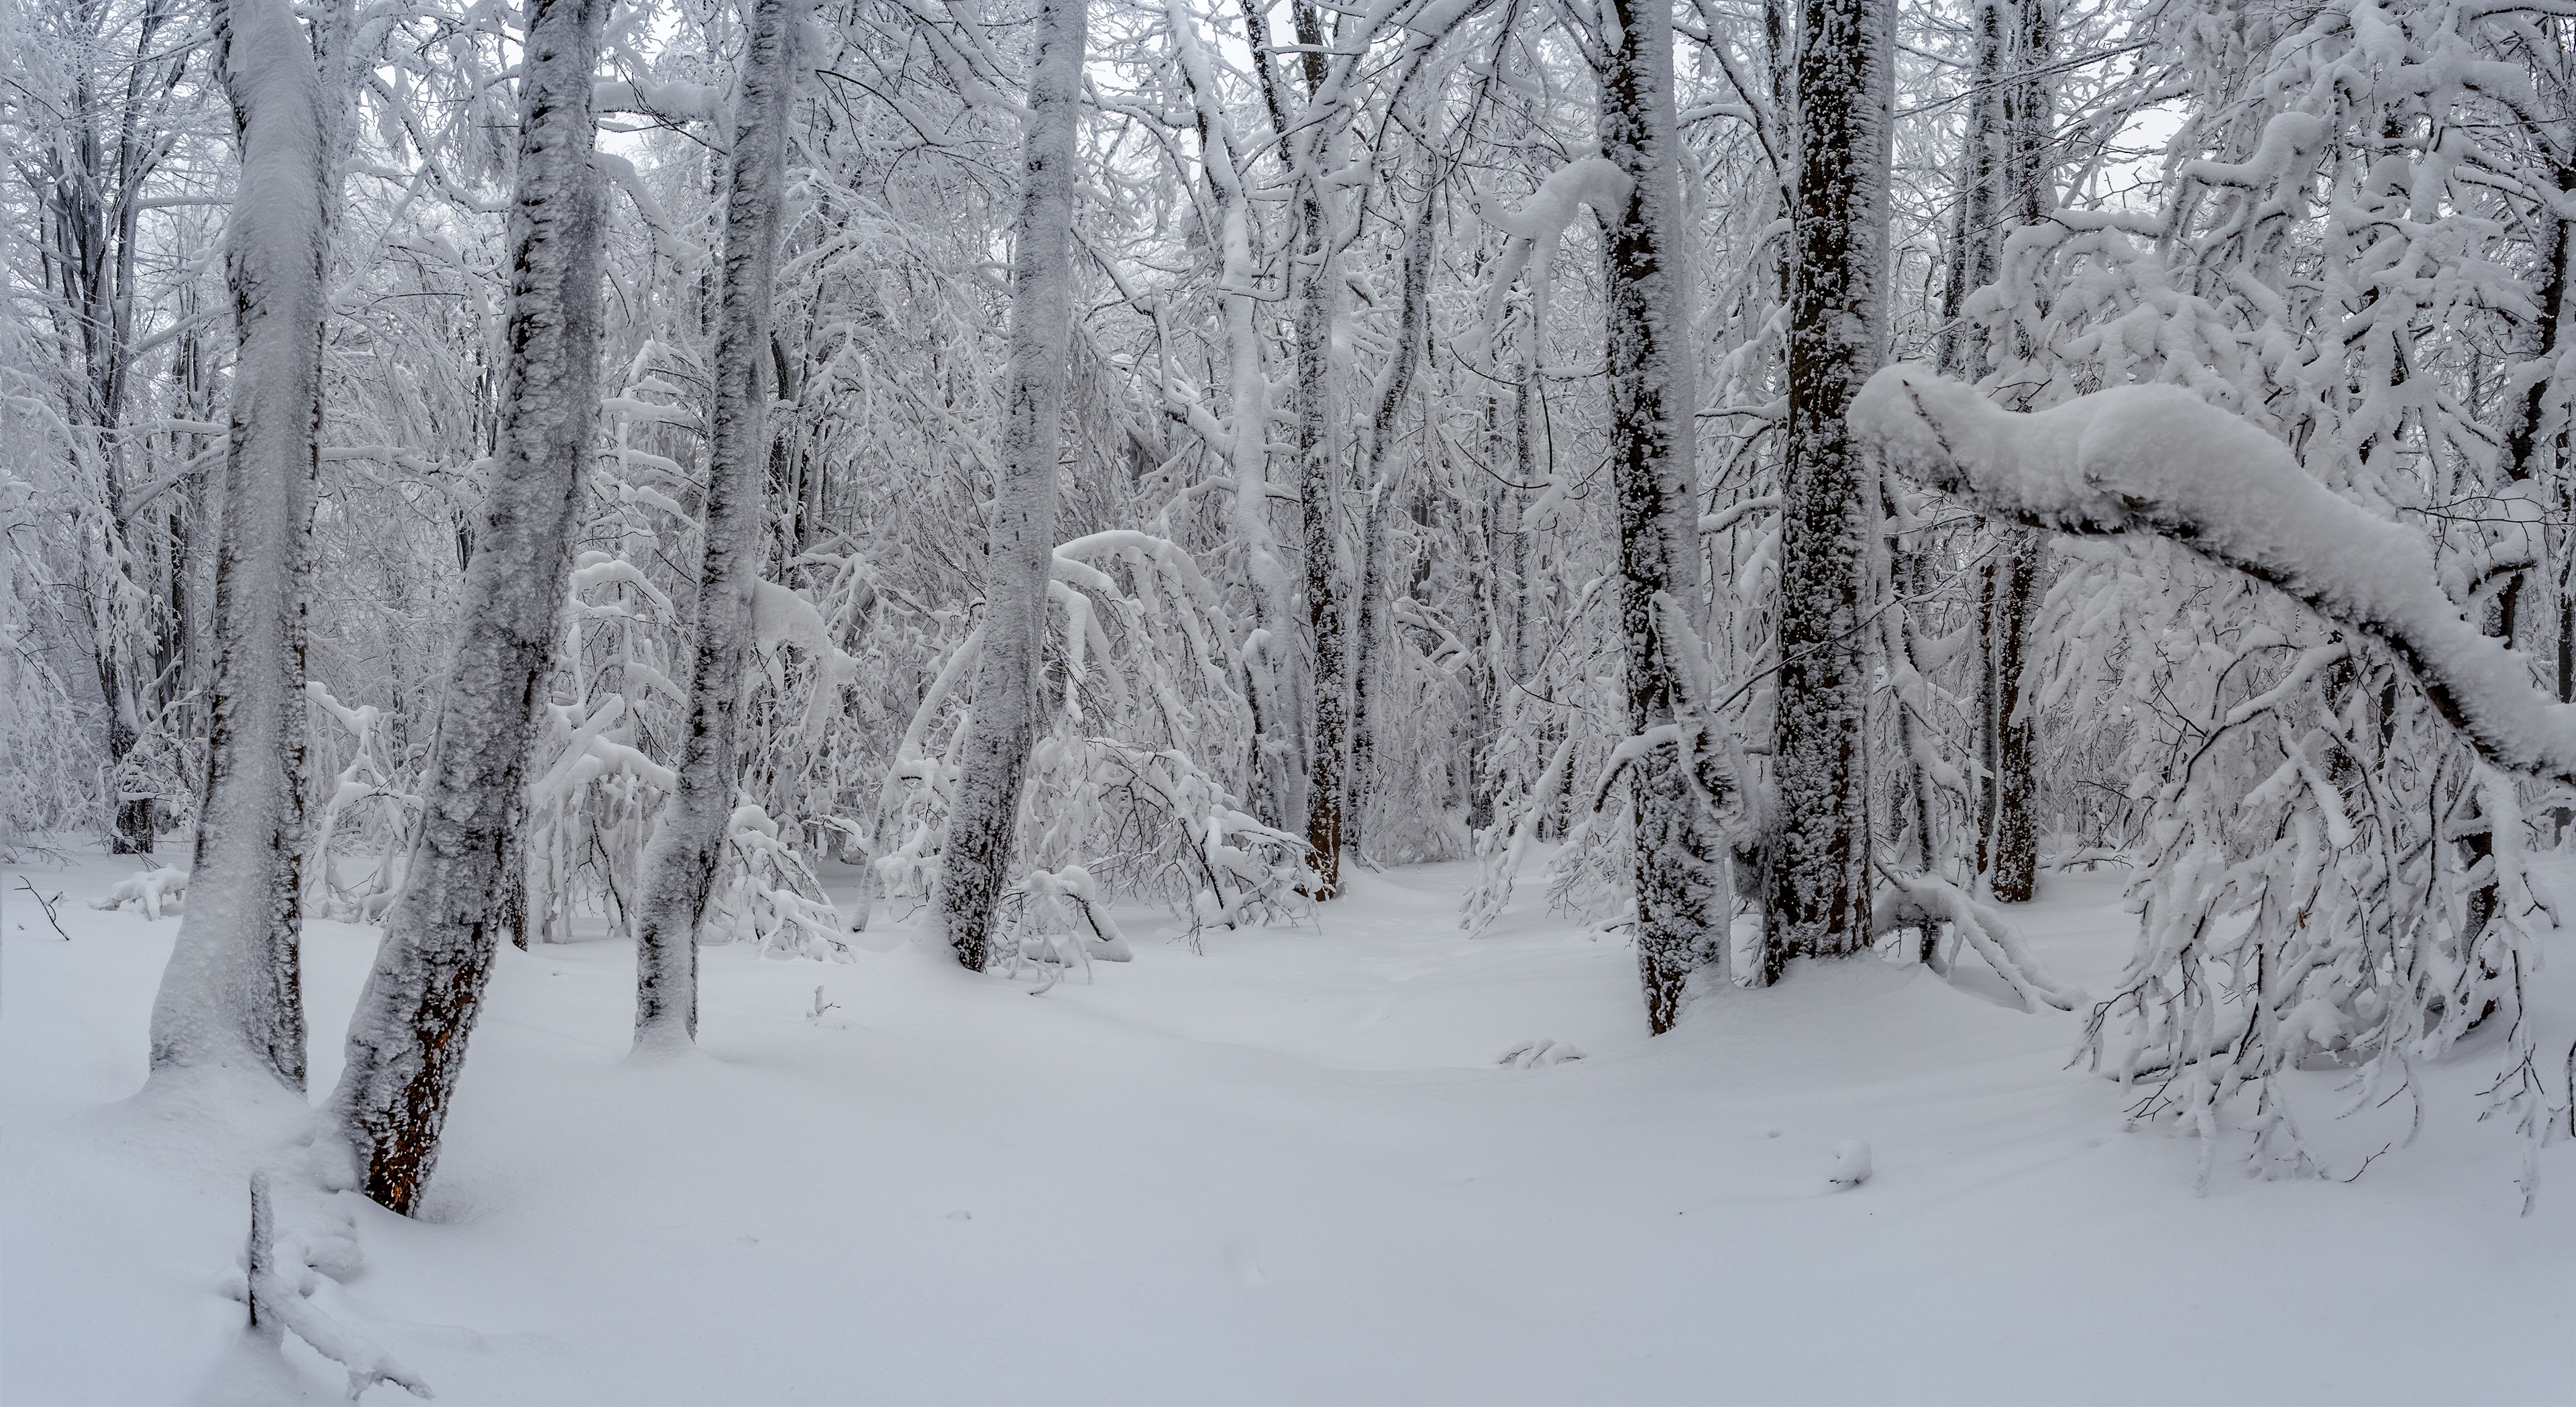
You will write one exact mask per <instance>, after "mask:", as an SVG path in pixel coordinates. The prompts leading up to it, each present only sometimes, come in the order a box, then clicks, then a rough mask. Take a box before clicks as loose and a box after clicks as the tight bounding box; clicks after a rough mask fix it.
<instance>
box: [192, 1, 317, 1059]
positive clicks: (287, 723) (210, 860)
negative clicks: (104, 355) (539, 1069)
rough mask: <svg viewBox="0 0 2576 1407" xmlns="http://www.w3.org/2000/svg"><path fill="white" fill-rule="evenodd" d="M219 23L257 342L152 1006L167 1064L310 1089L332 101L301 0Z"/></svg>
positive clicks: (232, 264) (241, 388) (236, 208)
mask: <svg viewBox="0 0 2576 1407" xmlns="http://www.w3.org/2000/svg"><path fill="white" fill-rule="evenodd" d="M332 18H336V17H335V16H329V15H326V16H325V17H324V22H326V23H327V22H328V21H329V20H330V19H332ZM215 23H216V27H217V31H218V33H219V35H220V38H221V43H222V46H223V73H224V83H225V86H226V87H227V88H228V89H229V90H230V92H231V94H232V103H233V118H234V123H235V127H236V131H237V132H238V134H239V138H240V148H241V174H240V177H239V180H238V184H237V185H236V187H235V190H234V196H233V218H232V232H231V235H230V239H229V242H228V247H227V249H226V252H225V262H226V266H227V272H228V274H229V276H230V279H231V283H232V292H233V315H234V320H235V325H236V327H237V328H238V333H239V339H240V341H239V346H240V351H239V355H238V359H237V360H236V362H235V365H234V369H233V389H232V406H231V421H232V430H231V443H230V446H229V452H228V453H227V455H226V458H225V462H224V500H225V512H224V524H225V531H224V541H223V545H222V547H221V549H220V551H219V553H218V556H217V558H216V564H215V634H216V645H215V662H214V668H213V671H212V675H211V681H212V697H213V707H212V713H213V719H212V733H211V736H210V738H209V740H208V752H207V765H206V793H205V803H204V805H203V807H202V808H201V809H200V811H199V819H198V823H197V846H196V860H195V870H194V873H193V875H192V876H191V879H190V884H189V889H190V893H189V896H188V908H187V915H186V917H185V918H183V919H182V920H181V921H180V925H179V939H178V945H177V946H176V947H175V948H173V949H172V950H171V953H170V965H169V967H168V968H167V969H166V970H164V971H163V973H162V975H161V989H160V992H159V994H158V995H157V996H156V997H155V998H154V999H153V1003H152V1028H151V1029H152V1067H153V1069H154V1070H156V1071H158V1070H163V1069H168V1068H170V1067H173V1066H191V1065H230V1066H239V1067H242V1068H248V1069H260V1070H265V1071H268V1072H269V1073H271V1074H274V1075H275V1076H276V1077H277V1078H278V1079H279V1080H281V1081H284V1082H285V1083H286V1084H287V1085H289V1086H291V1087H292V1088H294V1089H297V1090H301V1089H303V1088H304V1054H305V1052H304V1002H303V992H302V981H303V978H302V972H301V968H300V954H299V951H298V941H299V937H300V933H301V930H302V925H303V915H302V912H301V895H302V893H303V888H304V886H303V866H302V860H301V853H300V852H301V846H302V843H303V839H304V793H303V788H302V781H303V777H302V773H303V763H304V612H305V595H306V581H307V577H308V576H309V574H310V571H309V568H310V558H311V536H312V518H313V478H314V469H315V466H316V463H317V455H318V452H319V449H318V443H317V442H318V437H319V434H320V430H321V422H322V319H323V315H324V311H325V309H324V298H323V280H322V261H323V255H324V252H325V250H326V248H327V247H328V245H329V242H330V219H329V213H328V210H329V204H330V191H331V182H330V179H329V174H328V170H327V167H326V159H325V146H324V127H325V123H326V116H325V114H326V111H327V109H326V106H325V94H324V91H323V82H322V78H321V75H320V73H319V71H318V69H317V65H316V63H315V59H314V48H313V45H312V44H311V43H310V42H309V41H308V39H307V38H306V35H305V31H304V28H303V26H302V25H301V24H299V23H298V22H297V21H296V18H295V12H294V10H293V8H292V7H291V6H289V5H288V4H287V3H286V0H219V3H218V4H217V5H216V7H215Z"/></svg>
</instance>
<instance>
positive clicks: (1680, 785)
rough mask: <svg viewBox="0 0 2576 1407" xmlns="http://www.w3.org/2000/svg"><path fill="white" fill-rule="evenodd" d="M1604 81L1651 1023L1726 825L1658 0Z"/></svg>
mask: <svg viewBox="0 0 2576 1407" xmlns="http://www.w3.org/2000/svg"><path fill="white" fill-rule="evenodd" d="M1612 13H1613V14H1614V15H1615V16H1616V18H1617V20H1618V25H1619V32H1618V34H1617V35H1615V36H1611V37H1610V39H1611V42H1610V44H1609V59H1610V63H1609V67H1608V69H1607V70H1606V71H1605V72H1604V73H1603V74H1602V79H1601V149H1602V153H1603V155H1605V156H1606V157H1608V158H1609V160H1610V162H1611V164H1612V165H1614V166H1617V167H1618V168H1619V170H1620V172H1621V173H1622V174H1624V175H1626V176H1627V178H1628V183H1629V185H1628V198H1627V201H1626V203H1625V205H1624V206H1623V208H1622V209H1621V210H1620V211H1619V218H1618V219H1617V221H1616V222H1615V223H1614V224H1613V225H1612V226H1611V229H1610V243H1609V248H1608V251H1607V253H1608V257H1607V260H1606V263H1607V273H1608V279H1609V308H1608V310H1607V316H1608V328H1609V361H1610V470H1611V476H1612V485H1613V491H1614V493H1615V494H1616V497H1617V507H1618V516H1619V627H1620V634H1621V638H1622V642H1623V644H1624V645H1625V657H1626V682H1627V695H1628V733H1629V736H1630V737H1632V738H1650V737H1651V738H1655V739H1656V740H1655V741H1653V742H1652V743H1650V744H1649V745H1648V746H1647V748H1646V751H1645V752H1644V753H1643V754H1642V755H1640V756H1639V757H1638V758H1637V759H1636V760H1635V762H1634V763H1633V764H1632V766H1631V769H1630V771H1629V777H1628V789H1629V795H1630V796H1631V798H1633V800H1632V802H1631V805H1632V807H1633V809H1634V815H1635V820H1636V845H1637V849H1636V856H1635V883H1636V893H1637V968H1638V975H1639V977H1640V978H1641V979H1642V981H1643V983H1644V985H1645V993H1646V1020H1647V1023H1648V1024H1649V1025H1650V1026H1651V1027H1652V1028H1653V1030H1654V1031H1655V1032H1656V1033H1657V1034H1659V1035H1660V1034H1662V1033H1663V1032H1665V1031H1668V1030H1671V1029H1672V1025H1673V1021H1674V1019H1675V1018H1676V1017H1677V1016H1679V1015H1680V1012H1681V999H1682V989H1683V986H1684V984H1685V983H1686V982H1687V981H1688V980H1689V978H1690V973H1691V969H1692V968H1694V967H1696V966H1698V965H1699V963H1700V961H1701V958H1702V956H1703V954H1705V953H1706V952H1708V951H1709V949H1710V946H1711V945H1713V944H1716V945H1722V944H1723V942H1724V939H1725V933H1726V927H1727V921H1728V918H1729V914H1728V910H1729V909H1730V908H1731V907H1732V905H1731V903H1730V902H1729V900H1728V897H1727V883H1726V870H1725V866H1726V862H1727V847H1726V840H1725V836H1724V834H1723V832H1722V830H1721V829H1720V827H1719V825H1718V822H1717V814H1716V810H1715V808H1714V806H1712V805H1711V804H1710V802H1711V800H1712V798H1710V797H1708V796H1706V795H1704V791H1705V788H1704V787H1703V785H1702V783H1701V782H1700V780H1699V779H1698V778H1697V777H1695V776H1694V775H1693V770H1694V769H1693V757H1694V754H1696V753H1697V752H1698V751H1699V745H1700V744H1701V743H1702V742H1703V741H1704V739H1703V738H1701V737H1700V735H1699V732H1698V730H1699V729H1700V728H1701V727H1702V726H1704V720H1701V719H1700V718H1698V716H1697V706H1698V705H1702V704H1705V703H1706V702H1707V701H1706V700H1697V699H1693V698H1692V697H1691V688H1690V685H1691V682H1692V680H1693V679H1694V678H1695V675H1696V671H1697V670H1698V669H1699V668H1700V666H1701V662H1699V661H1695V660H1692V659H1690V658H1689V657H1688V656H1687V654H1686V652H1687V651H1689V650H1691V649H1692V648H1693V644H1692V642H1691V640H1690V639H1689V638H1688V636H1687V635H1686V634H1684V633H1683V622H1684V620H1685V619H1686V616H1687V613H1688V612H1690V611H1691V610H1693V609H1695V608H1696V607H1697V606H1698V603H1699V593H1700V574H1699V535H1698V515H1697V512H1696V508H1697V497H1696V493H1695V488H1696V486H1695V485H1694V484H1693V482H1692V473H1691V459H1692V454H1691V449H1692V446H1691V415H1692V409H1693V404H1694V403H1693V390H1692V388H1693V382H1694V379H1695V378H1694V377H1693V376H1692V364H1691V348H1690V342H1689V333H1690V313H1689V304H1690V292H1689V289H1690V284H1689V281H1688V280H1687V279H1685V278H1684V277H1683V252H1682V251H1683V247H1684V242H1683V238H1682V218H1681V217H1682V211H1681V189H1680V186H1681V173H1680V169H1679V164H1678V157H1679V154H1680V143H1679V142H1678V141H1677V140H1676V139H1675V136H1674V125H1675V124H1674V115H1673V29H1672V12H1671V8H1670V7H1669V6H1666V5H1663V4H1660V3H1658V0H1612Z"/></svg>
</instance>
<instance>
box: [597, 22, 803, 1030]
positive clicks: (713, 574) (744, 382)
mask: <svg viewBox="0 0 2576 1407" xmlns="http://www.w3.org/2000/svg"><path fill="white" fill-rule="evenodd" d="M805 11H806V5H805V0H755V3H754V4H753V5H752V9H751V44H750V48H749V51H748V52H747V53H746V54H745V55H744V57H743V67H742V89H741V92H740V94H739V96H737V98H736V99H735V107H734V136H733V170H732V173H731V176H730V178H729V181H728V186H727V190H726V194H725V225H724V269H723V273H722V276H721V278H720V280H719V283H718V287H717V295H716V296H717V306H716V327H715V339H716V343H715V395H714V402H713V405H712V407H711V409H710V412H709V415H708V423H709V434H708V446H709V449H708V455H707V500H706V529H705V531H704V533H702V534H701V538H702V541H703V555H702V556H701V557H700V558H699V563H698V599H697V603H696V606H695V608H694V610H693V611H692V612H691V614H690V617H689V644H690V664H689V721H688V724H687V726H686V731H685V732H684V733H683V734H682V735H681V740H680V760H679V766H678V767H677V768H675V769H674V770H675V771H676V772H677V773H678V775H679V781H678V784H677V785H676V786H675V787H674V789H673V790H672V792H671V795H670V796H669V798H667V799H666V800H664V801H663V803H662V813H661V817H660V819H659V821H658V823H657V824H656V826H655V828H654V831H653V839H652V842H651V844H650V845H649V846H648V848H647V850H646V852H645V857H644V881H643V893H642V895H641V896H640V898H639V900H638V902H637V904H636V910H635V1048H636V1049H637V1050H639V1051H644V1050H665V1051H667V1050H677V1049H685V1048H687V1047H688V1046H689V1045H690V1044H691V1043H692V1042H694V1041H695V1040H696V1039H697V1034H698V925H699V924H700V922H702V921H703V920H704V919H705V917H706V911H707V896H708V895H709V893H710V892H711V891H712V890H713V889H714V887H715V878H716V868H717V866H718V865H719V864H720V863H722V861H723V859H724V845H725V830H726V826H727V823H728V822H729V821H730V820H731V819H732V817H733V804H734V787H735V782H736V775H735V774H736V773H737V771H738V770H739V768H738V767H737V766H736V763H735V756H734V740H735V734H736V733H737V731H738V730H739V729H740V727H741V723H742V696H743V676H744V673H745V671H746V670H747V669H748V668H749V667H750V660H751V646H752V639H751V636H752V599H753V597H754V595H755V593H756V592H757V590H758V588H759V584H760V564H761V562H762V560H763V559H764V558H765V557H767V555H768V549H769V514H768V511H767V510H768V498H769V495H768V493H767V488H768V480H769V398H768V393H767V388H766V386H765V384H764V381H763V377H762V374H761V373H762V371H763V370H764V369H765V368H767V367H768V365H769V361H770V349H769V313H770V288H771V285H772V284H773V283H774V282H775V279H776V275H777V269H778V215H779V205H780V202H781V201H782V199H783V198H784V193H785V186H786V182H787V124H788V120H789V118H790V116H791V111H790V109H791V107H792V105H793V100H794V98H795V95H796V67H797V57H796V48H797V39H798V30H799V29H800V28H801V27H802V25H803V24H804V19H805Z"/></svg>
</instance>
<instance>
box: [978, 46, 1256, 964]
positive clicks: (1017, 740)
mask: <svg viewBox="0 0 2576 1407" xmlns="http://www.w3.org/2000/svg"><path fill="white" fill-rule="evenodd" d="M1085 3H1086V0H1042V3H1041V4H1040V6H1039V8H1038V20H1037V30H1036V33H1035V36H1034V42H1035V44H1036V48H1037V54H1036V59H1035V62H1034V63H1033V64H1032V65H1031V67H1030V70H1029V118H1028V127H1027V137H1026V141H1025V148H1024V150H1025V152H1026V160H1025V163H1024V171H1025V173H1026V174H1025V177H1024V181H1025V184H1024V185H1023V187H1022V190H1021V193H1020V214H1019V220H1018V228H1017V230H1016V231H1015V232H1014V241H1013V249H1012V251H1011V361H1010V366H1009V369H1008V370H1007V371H1006V372H1005V373H1004V376H1005V383H1006V385H1007V387H1008V391H1007V394H1008V395H1009V397H1010V400H1009V403H1008V404H1007V405H1006V406H1005V407H1004V409H1003V417H1004V418H1003V424H1002V454H1001V460H1002V464H1001V482H1000V483H999V484H997V485H996V486H995V489H994V495H993V497H994V503H993V527H992V542H991V545H990V547H989V548H987V550H986V554H985V560H984V626H983V629H984V653H983V658H982V659H980V660H979V661H977V663H976V669H975V694H974V712H973V713H972V714H971V715H970V716H969V717H968V719H967V721H966V737H965V740H964V743H963V745H962V746H961V748H960V749H959V751H960V753H961V756H962V761H961V762H960V764H959V771H958V778H957V795H956V799H955V801H954V802H953V803H952V804H951V805H950V807H949V812H948V837H947V841H946V844H945V845H944V846H943V847H942V848H941V852H940V865H939V920H940V925H941V928H942V929H943V931H944V932H945V933H946V935H947V939H948V943H949V946H950V947H952V948H953V949H955V950H956V953H957V960H958V961H959V962H960V963H963V964H965V966H966V967H967V968H968V969H969V970H971V971H976V972H981V971H983V970H984V964H985V962H986V961H987V960H988V959H989V957H990V950H991V946H992V941H991V939H992V926H993V907H994V904H995V903H996V902H997V901H998V900H999V899H1000V898H1001V894H1002V888H1003V885H1004V884H1005V882H1006V881H1007V879H1008V870H1009V866H1010V862H1011V856H1012V853H1013V851H1014V850H1015V849H1016V847H1017V845H1018V842H1019V821H1020V784H1021V781H1022V779H1023V777H1024V776H1025V774H1026V773H1027V770H1028V763H1029V748H1030V746H1031V745H1032V744H1033V743H1034V742H1035V741H1036V737H1037V725H1038V713H1039V707H1038V683H1039V671H1040V669H1041V667H1042V666H1043V665H1044V663H1045V661H1046V641H1047V594H1046V585H1047V575H1048V572H1049V570H1050V568H1051V565H1052V562H1053V560H1054V554H1055V508H1056V456H1057V453H1058V449H1059V446H1060V444H1061V441H1062V438H1063V433H1064V428H1063V410H1064V385H1065V376H1066V366H1065V356H1066V347H1067V344H1068V343H1069V342H1070V341H1071V340H1072V336H1073V212H1074V193H1075V182H1076V178H1077V176H1078V174H1079V173H1078V172H1076V170H1075V169H1074V168H1075V161H1076V159H1077V157H1078V156H1079V154H1080V153H1079V150H1078V146H1077V138H1078V137H1079V135H1080V131H1081V120H1082V107H1081V103H1082V51H1083V39H1084V18H1085V16H1084V14H1083V6H1084V4H1085ZM1237 413H1238V414H1240V413H1241V412H1240V410H1238V412H1237Z"/></svg>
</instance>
